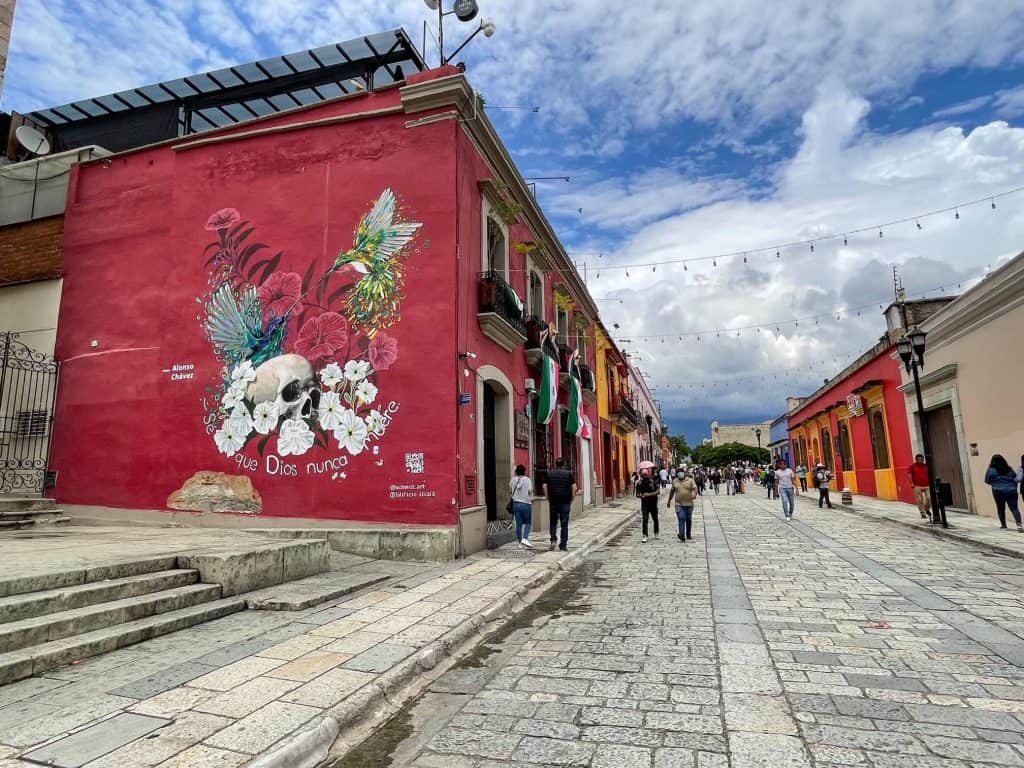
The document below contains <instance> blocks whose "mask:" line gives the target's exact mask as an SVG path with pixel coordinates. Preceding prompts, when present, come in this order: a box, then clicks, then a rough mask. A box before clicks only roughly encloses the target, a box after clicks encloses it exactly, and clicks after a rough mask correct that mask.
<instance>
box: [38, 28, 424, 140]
mask: <svg viewBox="0 0 1024 768" xmlns="http://www.w3.org/2000/svg"><path fill="white" fill-rule="evenodd" d="M424 69H426V65H425V63H424V61H423V57H422V56H421V55H420V52H419V51H418V50H417V49H416V47H415V45H414V44H413V43H412V41H411V40H410V39H409V36H408V35H407V34H406V33H405V30H402V29H393V30H390V31H388V32H380V33H377V34H374V35H369V36H366V37H361V38H358V39H355V40H349V41H347V42H343V43H335V44H334V45H325V46H322V47H320V48H312V49H309V50H305V51H299V52H296V53H288V54H284V55H282V56H273V57H271V58H269V59H262V60H261V61H254V62H252V63H250V64H240V65H237V66H233V67H227V68H225V69H218V70H214V71H212V72H204V73H202V74H198V75H189V76H188V77H181V78H178V79H176V80H168V81H166V82H163V83H156V84H154V85H144V86H141V87H139V88H131V89H129V90H126V91H119V92H118V93H112V94H109V95H107V96H98V97H96V98H91V99H83V100H81V101H74V102H71V103H70V104H64V105H62V106H59V107H50V108H48V109H40V110H37V111H35V112H31V113H29V114H27V115H25V117H26V118H28V119H29V120H31V121H32V122H34V123H36V124H37V125H39V126H41V127H42V128H43V129H45V131H46V133H47V134H48V135H49V136H50V138H51V139H52V141H53V144H54V150H55V151H62V150H67V149H74V148H76V147H80V146H84V145H90V144H96V145H99V146H101V147H104V148H106V149H109V150H111V151H114V152H118V151H123V150H126V149H133V148H135V147H140V146H144V145H146V144H153V143H155V142H158V141H165V140H167V139H173V138H177V137H179V136H186V135H189V134H192V133H199V132H202V131H208V130H212V129H214V128H223V127H225V126H229V125H235V124H238V123H244V122H246V121H249V120H254V119H257V118H260V117H266V116H268V115H272V114H275V113H277V112H281V111H282V110H285V109H292V108H295V107H302V106H309V105H312V104H317V103H319V102H323V101H327V100H330V99H334V98H337V97H339V96H343V95H345V94H348V93H354V92H358V91H372V90H373V89H374V86H375V84H379V81H380V79H381V77H383V78H385V81H386V83H388V84H390V83H395V82H401V81H402V80H404V79H405V74H406V73H408V72H410V71H416V72H419V71H422V70H424Z"/></svg>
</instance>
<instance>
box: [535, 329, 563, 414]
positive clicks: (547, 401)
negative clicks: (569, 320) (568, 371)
mask: <svg viewBox="0 0 1024 768" xmlns="http://www.w3.org/2000/svg"><path fill="white" fill-rule="evenodd" d="M549 333H550V328H545V329H544V330H543V331H542V332H541V334H540V349H541V352H542V353H543V354H542V355H541V356H540V359H541V364H540V366H541V372H540V393H539V400H538V402H537V423H538V424H548V423H550V422H551V417H552V416H554V415H555V409H556V408H557V407H558V363H557V362H556V361H555V360H554V358H552V357H551V355H549V354H548V353H547V352H545V351H544V346H545V342H546V341H547V338H548V335H549Z"/></svg>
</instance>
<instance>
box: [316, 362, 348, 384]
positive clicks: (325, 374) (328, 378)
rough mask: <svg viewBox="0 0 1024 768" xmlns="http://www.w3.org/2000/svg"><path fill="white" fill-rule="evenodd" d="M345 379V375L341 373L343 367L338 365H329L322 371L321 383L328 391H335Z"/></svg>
mask: <svg viewBox="0 0 1024 768" xmlns="http://www.w3.org/2000/svg"><path fill="white" fill-rule="evenodd" d="M343 378H344V374H343V373H342V372H341V366H340V365H338V364H337V363H328V364H327V365H326V366H324V369H323V370H322V371H320V383H321V384H323V385H324V386H325V387H327V388H328V389H333V388H334V387H335V386H336V385H338V384H340V383H341V380H342V379H343Z"/></svg>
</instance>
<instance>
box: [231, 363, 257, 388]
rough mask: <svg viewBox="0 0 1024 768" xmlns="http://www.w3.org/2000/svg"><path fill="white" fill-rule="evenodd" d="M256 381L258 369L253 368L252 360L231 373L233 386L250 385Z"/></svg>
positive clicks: (236, 367) (237, 366) (239, 365)
mask: <svg viewBox="0 0 1024 768" xmlns="http://www.w3.org/2000/svg"><path fill="white" fill-rule="evenodd" d="M255 380H256V369H255V368H253V367H252V361H251V360H246V361H245V362H243V363H239V364H238V365H236V366H235V370H233V371H232V372H231V381H232V385H234V384H236V383H241V384H248V383H249V382H250V381H255ZM243 389H244V387H243Z"/></svg>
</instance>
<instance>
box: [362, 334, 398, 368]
mask: <svg viewBox="0 0 1024 768" xmlns="http://www.w3.org/2000/svg"><path fill="white" fill-rule="evenodd" d="M368 354H369V357H370V365H371V366H373V370H375V371H386V370H387V369H388V368H390V367H391V366H392V365H394V364H395V362H396V361H397V360H398V341H397V339H393V338H391V337H390V336H388V335H387V334H386V333H378V334H377V335H376V336H375V337H374V338H373V341H371V342H370V349H369V352H368Z"/></svg>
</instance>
